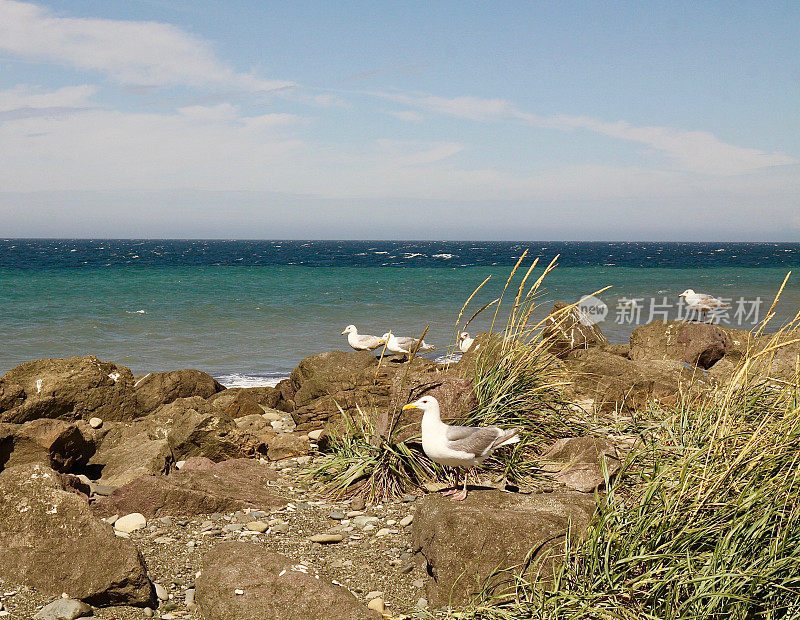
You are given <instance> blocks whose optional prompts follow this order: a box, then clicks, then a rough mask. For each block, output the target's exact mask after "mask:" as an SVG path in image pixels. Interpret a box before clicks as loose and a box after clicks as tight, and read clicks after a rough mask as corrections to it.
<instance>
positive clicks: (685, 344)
mask: <svg viewBox="0 0 800 620" xmlns="http://www.w3.org/2000/svg"><path fill="white" fill-rule="evenodd" d="M745 334H748V333H747V332H741V331H740V330H735V329H726V328H723V327H720V326H719V325H712V324H710V323H686V322H684V321H670V322H668V323H663V322H661V321H653V322H652V323H648V324H647V325H642V326H641V327H637V328H636V329H634V330H633V333H632V334H631V343H630V351H629V353H628V357H630V359H632V360H634V361H636V360H675V361H678V362H683V363H685V364H692V365H694V366H697V367H699V368H702V369H704V370H707V369H709V368H711V367H712V366H713V365H714V364H715V363H716V362H718V361H719V360H721V359H722V358H723V357H724V356H725V354H726V353H727V352H728V350H729V349H731V348H732V346H733V342H732V340H733V338H732V336H734V337H736V339H737V340H745V341H747V340H748V339H749V334H748V335H745Z"/></svg>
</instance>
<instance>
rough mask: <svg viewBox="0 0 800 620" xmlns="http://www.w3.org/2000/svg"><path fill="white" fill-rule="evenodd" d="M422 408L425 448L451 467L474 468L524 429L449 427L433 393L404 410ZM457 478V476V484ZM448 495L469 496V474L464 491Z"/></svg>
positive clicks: (435, 458)
mask: <svg viewBox="0 0 800 620" xmlns="http://www.w3.org/2000/svg"><path fill="white" fill-rule="evenodd" d="M407 409H421V410H422V449H423V450H424V452H425V454H427V455H428V457H429V458H430V459H431V460H433V461H436V462H437V463H439V464H441V465H448V466H450V467H475V466H476V465H480V464H481V463H482V462H483V461H484V460H485V459H486V458H488V457H489V456H490V455H491V454H492V452H494V451H495V450H496V449H497V448H499V447H501V446H505V445H508V444H512V443H517V442H518V441H519V432H520V431H521V430H522V429H521V428H514V429H510V430H504V429H502V428H498V427H496V426H450V425H449V424H445V423H444V422H442V416H441V411H440V409H439V401H437V400H436V399H435V398H434V397H433V396H423V397H422V398H420V399H419V400H416V401H414V402H413V403H409V404H408V405H406V406H405V407H403V410H407ZM457 486H458V478H456V487H457ZM446 494H447V495H453V499H456V500H463V499H465V498H466V497H467V476H465V477H464V490H463V491H461V492H456V491H455V490H454V491H452V492H449V493H446Z"/></svg>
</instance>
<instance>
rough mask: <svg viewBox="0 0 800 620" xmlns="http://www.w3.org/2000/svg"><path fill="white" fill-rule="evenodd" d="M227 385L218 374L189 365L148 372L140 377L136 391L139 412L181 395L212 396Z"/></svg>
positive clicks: (144, 412) (185, 396)
mask: <svg viewBox="0 0 800 620" xmlns="http://www.w3.org/2000/svg"><path fill="white" fill-rule="evenodd" d="M224 389H225V388H224V387H223V386H222V385H220V383H219V382H217V380H216V379H214V377H212V376H210V375H207V374H206V373H204V372H201V371H199V370H191V369H187V370H173V371H170V372H151V373H148V374H146V375H144V376H143V377H140V378H138V379H137V380H136V383H135V387H134V394H135V396H136V407H137V410H138V412H139V415H147V414H148V413H151V412H152V411H155V410H156V409H158V408H159V407H160V406H161V405H166V404H169V403H171V402H173V401H175V400H177V399H179V398H189V397H190V396H199V397H200V398H208V397H210V396H213V395H214V394H216V393H217V392H221V391H222V390H224Z"/></svg>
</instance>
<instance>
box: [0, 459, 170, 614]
mask: <svg viewBox="0 0 800 620" xmlns="http://www.w3.org/2000/svg"><path fill="white" fill-rule="evenodd" d="M0 549H2V550H3V554H2V562H0V579H2V580H4V581H5V582H6V583H9V584H11V583H15V584H21V585H25V586H27V587H31V588H35V589H36V590H39V591H40V592H42V593H45V594H47V595H49V596H60V595H61V593H62V592H68V593H69V594H70V596H72V597H73V598H76V599H79V600H82V601H85V602H87V603H89V604H91V605H96V606H105V605H148V604H152V603H153V600H154V598H155V594H154V592H153V586H152V584H151V583H150V580H149V579H148V578H147V572H146V569H145V565H144V561H143V560H142V557H141V555H140V554H139V552H138V551H137V550H136V547H135V546H134V545H133V543H131V542H130V541H127V540H124V539H121V538H117V537H116V536H115V535H114V531H113V529H112V528H111V526H109V525H108V524H107V523H104V522H103V521H101V520H100V519H98V518H97V517H96V516H95V515H94V514H92V512H91V510H90V509H89V505H88V504H87V503H86V501H85V500H84V499H82V498H81V497H80V496H78V495H76V494H74V493H69V492H67V491H65V490H64V488H63V486H62V483H61V480H60V478H59V475H58V474H57V473H56V472H54V471H53V470H52V469H50V468H49V467H46V466H44V465H40V464H28V465H21V466H17V467H12V468H9V469H6V470H5V471H3V472H2V473H0Z"/></svg>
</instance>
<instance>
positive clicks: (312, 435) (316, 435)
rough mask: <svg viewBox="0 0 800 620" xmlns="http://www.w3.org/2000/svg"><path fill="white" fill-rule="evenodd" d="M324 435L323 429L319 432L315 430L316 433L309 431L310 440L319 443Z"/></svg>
mask: <svg viewBox="0 0 800 620" xmlns="http://www.w3.org/2000/svg"><path fill="white" fill-rule="evenodd" d="M322 433H323V430H322V429H318V430H315V431H309V432H308V438H309V439H310V440H311V441H319V438H320V437H322Z"/></svg>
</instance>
